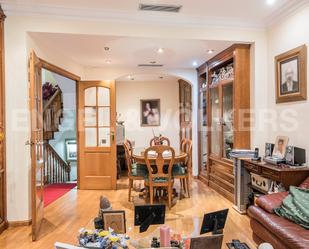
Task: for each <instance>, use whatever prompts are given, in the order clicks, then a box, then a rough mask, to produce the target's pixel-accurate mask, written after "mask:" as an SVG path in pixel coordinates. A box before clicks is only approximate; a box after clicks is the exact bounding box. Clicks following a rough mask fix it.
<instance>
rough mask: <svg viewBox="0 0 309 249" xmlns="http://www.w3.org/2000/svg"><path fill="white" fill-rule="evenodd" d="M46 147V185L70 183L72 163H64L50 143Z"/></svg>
mask: <svg viewBox="0 0 309 249" xmlns="http://www.w3.org/2000/svg"><path fill="white" fill-rule="evenodd" d="M44 146H45V148H44V158H45V160H44V185H47V184H53V183H64V182H68V181H70V180H71V179H70V172H71V166H70V163H69V162H66V161H64V160H63V159H62V158H61V157H60V156H59V155H58V153H57V152H56V151H55V149H54V148H53V147H52V146H51V145H50V144H49V143H45V144H44Z"/></svg>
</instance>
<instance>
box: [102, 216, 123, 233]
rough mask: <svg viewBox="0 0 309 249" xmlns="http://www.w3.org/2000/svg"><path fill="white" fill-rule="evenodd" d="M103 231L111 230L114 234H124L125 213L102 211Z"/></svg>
mask: <svg viewBox="0 0 309 249" xmlns="http://www.w3.org/2000/svg"><path fill="white" fill-rule="evenodd" d="M102 219H103V224H104V230H108V229H109V228H112V229H113V230H114V231H115V233H118V234H125V233H126V213H125V211H122V210H121V211H104V212H102Z"/></svg>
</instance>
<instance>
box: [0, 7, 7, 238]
mask: <svg viewBox="0 0 309 249" xmlns="http://www.w3.org/2000/svg"><path fill="white" fill-rule="evenodd" d="M4 19H5V15H4V13H3V11H2V9H1V7H0V50H1V51H0V233H1V232H2V231H3V230H4V229H5V228H6V227H7V218H6V167H5V89H4Z"/></svg>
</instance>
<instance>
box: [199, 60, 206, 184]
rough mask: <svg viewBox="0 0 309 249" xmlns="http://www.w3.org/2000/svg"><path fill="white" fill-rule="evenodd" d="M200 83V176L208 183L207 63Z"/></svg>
mask: <svg viewBox="0 0 309 249" xmlns="http://www.w3.org/2000/svg"><path fill="white" fill-rule="evenodd" d="M197 72H198V81H199V121H198V122H199V123H198V125H199V136H198V137H199V148H198V151H199V174H200V176H201V175H203V176H204V180H205V182H206V183H207V175H206V170H207V168H206V167H207V155H208V147H207V122H208V116H207V108H208V102H207V99H208V91H207V83H208V74H207V66H206V63H205V64H203V65H201V66H200V67H199V68H198V69H197Z"/></svg>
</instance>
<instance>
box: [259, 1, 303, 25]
mask: <svg viewBox="0 0 309 249" xmlns="http://www.w3.org/2000/svg"><path fill="white" fill-rule="evenodd" d="M307 5H309V0H290V1H288V2H287V3H286V4H285V5H283V6H282V7H281V8H279V9H278V10H276V11H275V12H274V13H272V14H271V16H269V17H267V18H266V20H265V22H264V25H265V27H267V28H271V27H273V26H274V25H276V24H278V23H279V22H280V21H283V20H284V19H285V18H287V17H289V16H291V15H293V14H295V13H296V12H297V11H299V10H300V9H302V8H304V7H305V6H307Z"/></svg>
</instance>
